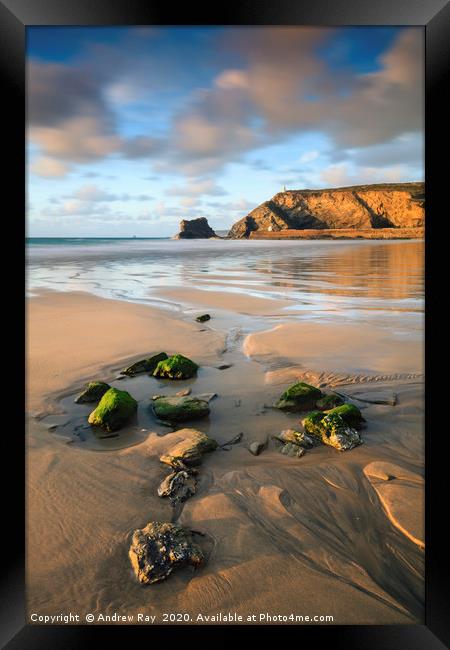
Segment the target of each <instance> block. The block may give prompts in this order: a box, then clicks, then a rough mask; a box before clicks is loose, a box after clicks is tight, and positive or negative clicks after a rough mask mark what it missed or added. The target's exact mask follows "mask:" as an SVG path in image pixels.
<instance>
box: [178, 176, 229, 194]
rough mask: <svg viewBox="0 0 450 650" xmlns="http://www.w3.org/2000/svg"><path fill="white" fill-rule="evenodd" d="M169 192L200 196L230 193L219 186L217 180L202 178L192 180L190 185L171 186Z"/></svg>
mask: <svg viewBox="0 0 450 650" xmlns="http://www.w3.org/2000/svg"><path fill="white" fill-rule="evenodd" d="M167 194H170V195H171V196H187V197H189V196H199V195H201V194H202V195H209V196H225V195H226V194H228V192H226V191H225V190H224V189H223V188H222V187H219V186H218V185H217V184H216V182H215V181H214V180H213V179H211V178H207V179H202V180H197V181H191V182H190V183H189V184H188V185H185V186H183V187H179V186H174V187H170V188H169V189H168V190H167Z"/></svg>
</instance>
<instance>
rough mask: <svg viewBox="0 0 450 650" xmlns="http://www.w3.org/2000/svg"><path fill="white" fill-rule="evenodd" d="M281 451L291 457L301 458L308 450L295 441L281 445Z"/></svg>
mask: <svg viewBox="0 0 450 650" xmlns="http://www.w3.org/2000/svg"><path fill="white" fill-rule="evenodd" d="M280 453H281V454H284V455H285V456H290V457H291V458H301V457H302V456H304V455H305V454H306V450H305V449H304V448H303V447H300V446H299V445H297V444H295V443H293V442H287V443H286V444H285V445H282V446H281V448H280Z"/></svg>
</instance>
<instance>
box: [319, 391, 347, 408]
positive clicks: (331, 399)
mask: <svg viewBox="0 0 450 650" xmlns="http://www.w3.org/2000/svg"><path fill="white" fill-rule="evenodd" d="M343 403H344V400H343V399H342V397H341V396H340V395H337V394H336V393H331V394H329V395H324V396H323V397H321V398H320V399H318V400H317V402H316V408H318V409H320V410H321V411H328V410H330V409H332V408H335V407H336V406H341V404H343Z"/></svg>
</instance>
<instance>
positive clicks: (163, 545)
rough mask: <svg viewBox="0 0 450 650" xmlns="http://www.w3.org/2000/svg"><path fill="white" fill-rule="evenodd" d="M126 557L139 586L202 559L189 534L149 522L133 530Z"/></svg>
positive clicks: (166, 524) (164, 524) (169, 526)
mask: <svg viewBox="0 0 450 650" xmlns="http://www.w3.org/2000/svg"><path fill="white" fill-rule="evenodd" d="M129 557H130V561H131V565H132V567H133V570H134V573H135V575H136V578H137V579H138V581H139V582H140V583H141V584H154V583H155V582H161V581H162V580H165V579H166V578H168V577H169V575H170V574H171V573H172V571H173V570H174V569H178V568H180V567H182V566H186V565H189V564H190V565H192V566H194V567H196V566H199V565H200V564H201V563H202V562H203V560H204V556H203V553H202V551H201V549H200V548H199V547H198V546H197V545H196V544H194V542H193V540H192V536H191V532H190V531H189V530H187V529H186V528H181V527H180V526H175V525H174V524H170V523H160V522H158V521H152V522H150V523H149V524H147V526H145V528H142V529H141V530H135V531H134V533H133V537H132V540H131V546H130V550H129Z"/></svg>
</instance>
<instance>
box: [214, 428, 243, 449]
mask: <svg viewBox="0 0 450 650" xmlns="http://www.w3.org/2000/svg"><path fill="white" fill-rule="evenodd" d="M243 437H244V434H243V432H242V431H241V432H240V433H238V434H237V435H236V436H233V438H231V440H227V442H223V443H222V444H221V445H219V448H220V449H222V451H230V449H231V448H232V447H233V445H237V444H239V443H240V442H241V440H242V438H243Z"/></svg>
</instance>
